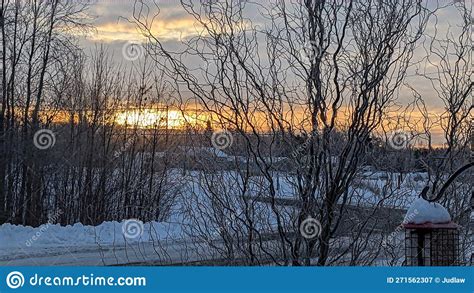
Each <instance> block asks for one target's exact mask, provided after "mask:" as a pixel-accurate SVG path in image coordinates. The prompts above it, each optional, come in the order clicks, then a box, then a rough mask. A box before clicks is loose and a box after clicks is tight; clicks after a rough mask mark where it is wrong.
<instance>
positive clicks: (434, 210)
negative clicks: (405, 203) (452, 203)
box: [403, 198, 451, 225]
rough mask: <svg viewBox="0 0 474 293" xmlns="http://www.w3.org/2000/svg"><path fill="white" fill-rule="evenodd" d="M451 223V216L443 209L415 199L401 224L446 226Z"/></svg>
mask: <svg viewBox="0 0 474 293" xmlns="http://www.w3.org/2000/svg"><path fill="white" fill-rule="evenodd" d="M450 222H451V216H450V215H449V213H448V211H447V210H446V208H445V207H443V206H442V205H440V204H438V203H432V202H429V201H427V200H424V199H423V198H417V199H416V200H415V201H414V202H413V203H412V205H411V206H410V208H409V209H408V211H407V214H406V215H405V219H404V220H403V224H404V225H407V224H417V225H420V224H426V223H432V224H446V223H450Z"/></svg>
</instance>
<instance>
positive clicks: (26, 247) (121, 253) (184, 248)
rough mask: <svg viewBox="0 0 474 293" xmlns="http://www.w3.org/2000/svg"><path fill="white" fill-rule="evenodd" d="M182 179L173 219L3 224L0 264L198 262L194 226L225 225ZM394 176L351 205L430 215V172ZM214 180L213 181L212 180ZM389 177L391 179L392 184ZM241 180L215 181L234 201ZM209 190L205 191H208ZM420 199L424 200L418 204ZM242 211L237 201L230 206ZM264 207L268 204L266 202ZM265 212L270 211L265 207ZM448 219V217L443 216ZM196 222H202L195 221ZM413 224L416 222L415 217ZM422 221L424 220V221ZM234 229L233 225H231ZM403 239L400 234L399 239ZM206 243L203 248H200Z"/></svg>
mask: <svg viewBox="0 0 474 293" xmlns="http://www.w3.org/2000/svg"><path fill="white" fill-rule="evenodd" d="M187 176H189V177H188V178H186V179H184V178H181V179H182V180H181V181H182V182H186V184H187V188H188V191H187V192H186V193H187V194H188V196H189V198H188V199H186V200H185V201H182V200H180V201H179V203H178V204H177V206H175V207H174V209H175V212H174V213H172V216H171V217H170V219H169V221H171V222H167V223H164V222H161V223H160V222H152V223H145V224H143V223H141V222H140V221H138V220H135V219H130V220H128V221H122V222H104V223H102V224H100V225H98V226H95V227H93V226H84V225H82V224H80V223H77V224H75V225H72V226H65V227H62V226H60V225H58V224H45V225H42V226H40V227H37V228H32V227H24V226H17V225H11V224H3V225H2V226H0V265H117V264H130V263H144V262H145V261H146V262H148V263H149V262H153V261H156V262H157V263H161V264H162V263H180V262H185V261H186V262H189V261H199V260H200V257H202V256H203V255H206V253H208V251H207V250H206V249H207V247H208V246H207V244H206V243H207V242H206V241H208V240H206V239H203V238H202V237H195V236H194V235H195V232H196V229H195V228H194V225H196V224H197V225H201V224H202V225H205V226H206V228H209V229H210V231H209V232H210V233H209V237H211V239H212V237H213V235H214V236H216V235H218V231H219V229H220V228H222V227H218V226H215V225H214V223H212V222H211V220H212V218H209V217H207V215H206V216H202V215H199V216H196V218H195V219H194V221H191V220H189V219H190V218H192V217H190V215H191V214H193V213H196V214H199V212H198V211H199V209H201V208H203V207H205V206H206V205H207V204H209V199H207V200H206V199H205V198H206V197H209V196H212V195H209V191H206V190H205V189H206V187H205V186H206V185H205V184H202V182H201V180H203V179H202V176H203V174H199V172H198V171H192V172H190V173H189V174H188V175H187ZM276 176H278V177H279V178H278V180H275V181H276V182H278V184H276V189H277V190H276V192H277V194H278V197H281V198H292V197H294V196H293V194H294V189H295V187H296V184H294V183H293V182H292V180H291V178H288V176H285V175H284V174H277V175H276ZM394 176H397V175H394V174H389V173H385V172H372V173H364V174H363V176H361V178H359V179H358V180H357V181H356V182H355V184H354V186H352V187H351V188H350V190H349V192H350V193H351V194H352V196H351V199H350V204H353V205H357V206H370V205H377V204H378V203H380V202H382V205H383V206H386V207H397V208H402V209H408V208H409V207H410V206H411V204H412V203H414V202H415V206H416V207H417V208H418V210H420V211H419V212H423V213H424V212H425V209H424V208H425V207H426V206H425V205H423V206H420V204H417V195H418V194H419V192H420V191H421V190H422V188H423V187H424V182H425V179H426V178H425V177H426V174H419V173H413V174H406V175H405V176H404V178H403V180H398V178H395V177H394ZM207 179H209V178H207ZM260 179H261V178H259V177H258V176H254V177H253V178H252V181H251V182H250V183H249V185H248V190H247V191H246V193H245V194H246V195H248V196H260V195H261V194H265V188H266V187H265V186H264V185H263V186H262V184H261V183H262V182H264V181H262V180H260ZM389 179H390V180H389ZM240 180H241V178H240V177H239V174H238V173H236V172H229V171H226V172H223V173H222V174H217V175H216V178H215V180H211V182H212V183H213V184H214V183H219V184H221V185H218V186H217V187H216V186H213V188H222V192H223V193H225V194H226V195H227V196H228V197H229V198H235V199H238V198H239V196H242V194H241V193H240V187H239V186H241V184H242V183H241V181H240ZM387 182H400V186H392V185H388V184H387ZM203 186H204V187H203ZM418 201H419V200H418ZM228 204H229V205H234V204H236V206H235V211H236V212H235V213H236V214H238V213H239V206H238V204H239V203H238V200H236V202H235V203H234V202H229V203H228ZM261 205H262V206H265V204H264V203H261ZM261 213H262V214H264V213H265V210H264V209H262V210H261ZM421 216H423V215H418V216H417V218H416V220H417V221H418V220H420V219H419V218H421ZM441 216H443V217H444V218H446V215H441ZM196 219H197V220H196ZM264 220H265V221H264V223H265V224H264V225H265V227H262V229H270V230H272V225H273V222H274V220H273V219H272V217H267V218H265V219H264ZM412 220H413V219H412ZM421 220H422V219H421ZM230 225H231V224H230ZM398 236H400V235H398ZM200 242H202V245H201V244H200Z"/></svg>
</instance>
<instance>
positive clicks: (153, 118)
mask: <svg viewBox="0 0 474 293" xmlns="http://www.w3.org/2000/svg"><path fill="white" fill-rule="evenodd" d="M114 120H115V122H116V123H118V124H119V125H124V126H125V125H126V126H131V127H139V128H169V129H182V128H185V127H186V126H187V125H191V126H203V125H205V123H206V121H207V120H208V116H207V115H205V114H194V113H193V114H191V113H185V112H182V111H179V110H168V111H166V110H157V109H132V110H126V111H121V112H118V113H117V114H116V116H115V119H114Z"/></svg>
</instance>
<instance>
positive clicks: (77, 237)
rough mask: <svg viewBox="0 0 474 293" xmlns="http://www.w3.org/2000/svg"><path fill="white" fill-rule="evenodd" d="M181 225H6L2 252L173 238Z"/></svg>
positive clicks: (2, 232)
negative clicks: (35, 226)
mask: <svg viewBox="0 0 474 293" xmlns="http://www.w3.org/2000/svg"><path fill="white" fill-rule="evenodd" d="M180 235H181V225H179V224H170V223H159V222H150V223H141V222H140V221H137V220H133V219H132V220H126V221H122V222H116V221H113V222H103V223H102V224H100V225H98V226H84V225H82V224H80V223H76V224H74V225H72V226H70V225H69V226H60V225H59V224H44V225H41V226H40V227H37V228H33V227H29V226H26V227H25V226H19V225H11V224H3V225H1V226H0V250H1V251H0V254H2V253H5V252H7V250H6V249H7V248H30V247H75V246H89V245H97V244H100V245H111V244H113V245H124V244H126V243H134V242H135V243H136V242H151V241H157V240H173V239H178V238H180Z"/></svg>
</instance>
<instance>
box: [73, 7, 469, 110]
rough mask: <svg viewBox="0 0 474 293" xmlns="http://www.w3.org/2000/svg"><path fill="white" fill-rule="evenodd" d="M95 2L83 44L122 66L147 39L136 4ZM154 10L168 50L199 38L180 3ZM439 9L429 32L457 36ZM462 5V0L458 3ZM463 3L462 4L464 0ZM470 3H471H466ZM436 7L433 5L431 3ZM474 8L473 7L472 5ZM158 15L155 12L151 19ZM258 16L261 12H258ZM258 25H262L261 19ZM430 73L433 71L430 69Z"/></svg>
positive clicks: (407, 95)
mask: <svg viewBox="0 0 474 293" xmlns="http://www.w3.org/2000/svg"><path fill="white" fill-rule="evenodd" d="M87 1H91V6H90V7H89V13H90V14H91V15H92V16H93V21H92V24H93V25H94V26H95V30H93V31H91V32H89V33H88V34H87V35H85V36H81V38H80V43H81V45H82V46H83V47H84V48H86V52H87V51H88V50H87V49H91V50H89V51H90V52H92V49H93V48H94V47H95V46H96V45H99V44H105V45H106V46H107V47H108V48H109V50H110V51H111V52H112V53H113V55H114V58H115V59H116V61H118V62H123V60H121V59H123V58H122V48H123V47H124V45H125V44H126V43H127V42H129V41H137V42H140V41H142V40H143V37H142V36H141V35H140V34H139V32H138V31H137V29H136V27H135V25H134V24H133V23H131V22H130V21H129V19H132V15H133V7H134V1H133V0H87ZM144 1H145V2H146V3H148V4H150V7H154V4H153V2H155V3H157V4H158V6H159V8H160V13H159V15H158V17H157V18H156V19H155V23H154V29H153V30H154V32H155V33H156V34H157V35H158V36H159V38H160V40H161V41H162V42H163V43H164V45H165V47H166V46H168V47H169V48H175V47H176V46H179V41H180V40H181V39H185V38H189V37H191V36H193V35H194V34H196V32H197V28H196V27H195V24H194V20H193V18H192V17H191V16H190V15H188V14H187V13H186V11H185V10H184V9H183V7H182V6H181V4H180V3H179V1H178V0H144ZM438 1H439V2H438V3H439V5H441V6H446V7H445V8H443V9H441V10H440V11H438V12H437V13H436V17H435V18H432V19H431V21H430V23H428V26H427V27H426V32H427V33H428V34H433V33H434V31H435V22H436V27H437V29H438V35H444V34H446V32H447V30H448V28H450V29H451V30H453V31H454V32H455V29H456V26H458V25H459V24H460V22H459V21H460V17H459V14H458V12H457V10H456V9H455V8H454V6H453V5H450V4H451V2H450V1H447V0H438ZM455 1H459V0H455ZM461 1H462V0H461ZM466 1H469V0H466ZM430 5H433V1H431V2H430ZM471 7H472V4H471ZM156 12H158V11H157V10H155V9H153V10H152V11H150V15H151V14H154V13H156ZM255 13H257V12H255ZM257 21H262V20H261V19H259V20H257ZM424 57H426V53H425V51H424V50H423V48H422V46H419V47H418V49H417V50H416V51H415V53H414V56H413V62H414V63H415V62H417V61H419V60H421V59H422V58H424ZM427 72H428V73H430V68H427ZM414 73H415V67H412V68H410V69H409V74H408V76H407V79H406V81H407V82H408V83H409V84H410V85H413V86H414V87H415V89H416V90H417V91H418V92H419V93H420V94H421V95H422V98H423V99H424V101H425V103H426V105H427V107H428V109H429V110H430V111H431V112H432V113H435V114H438V113H441V111H442V108H443V107H444V104H443V102H442V100H441V99H439V98H438V97H437V94H436V92H435V91H434V90H433V88H432V86H431V84H430V83H429V82H428V81H427V80H426V79H424V78H421V77H418V76H415V74H414ZM412 99H413V96H412V94H411V92H410V91H409V90H408V89H407V88H403V89H402V90H401V91H400V97H399V101H400V103H401V104H403V105H406V104H408V103H409V102H410V101H412Z"/></svg>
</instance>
